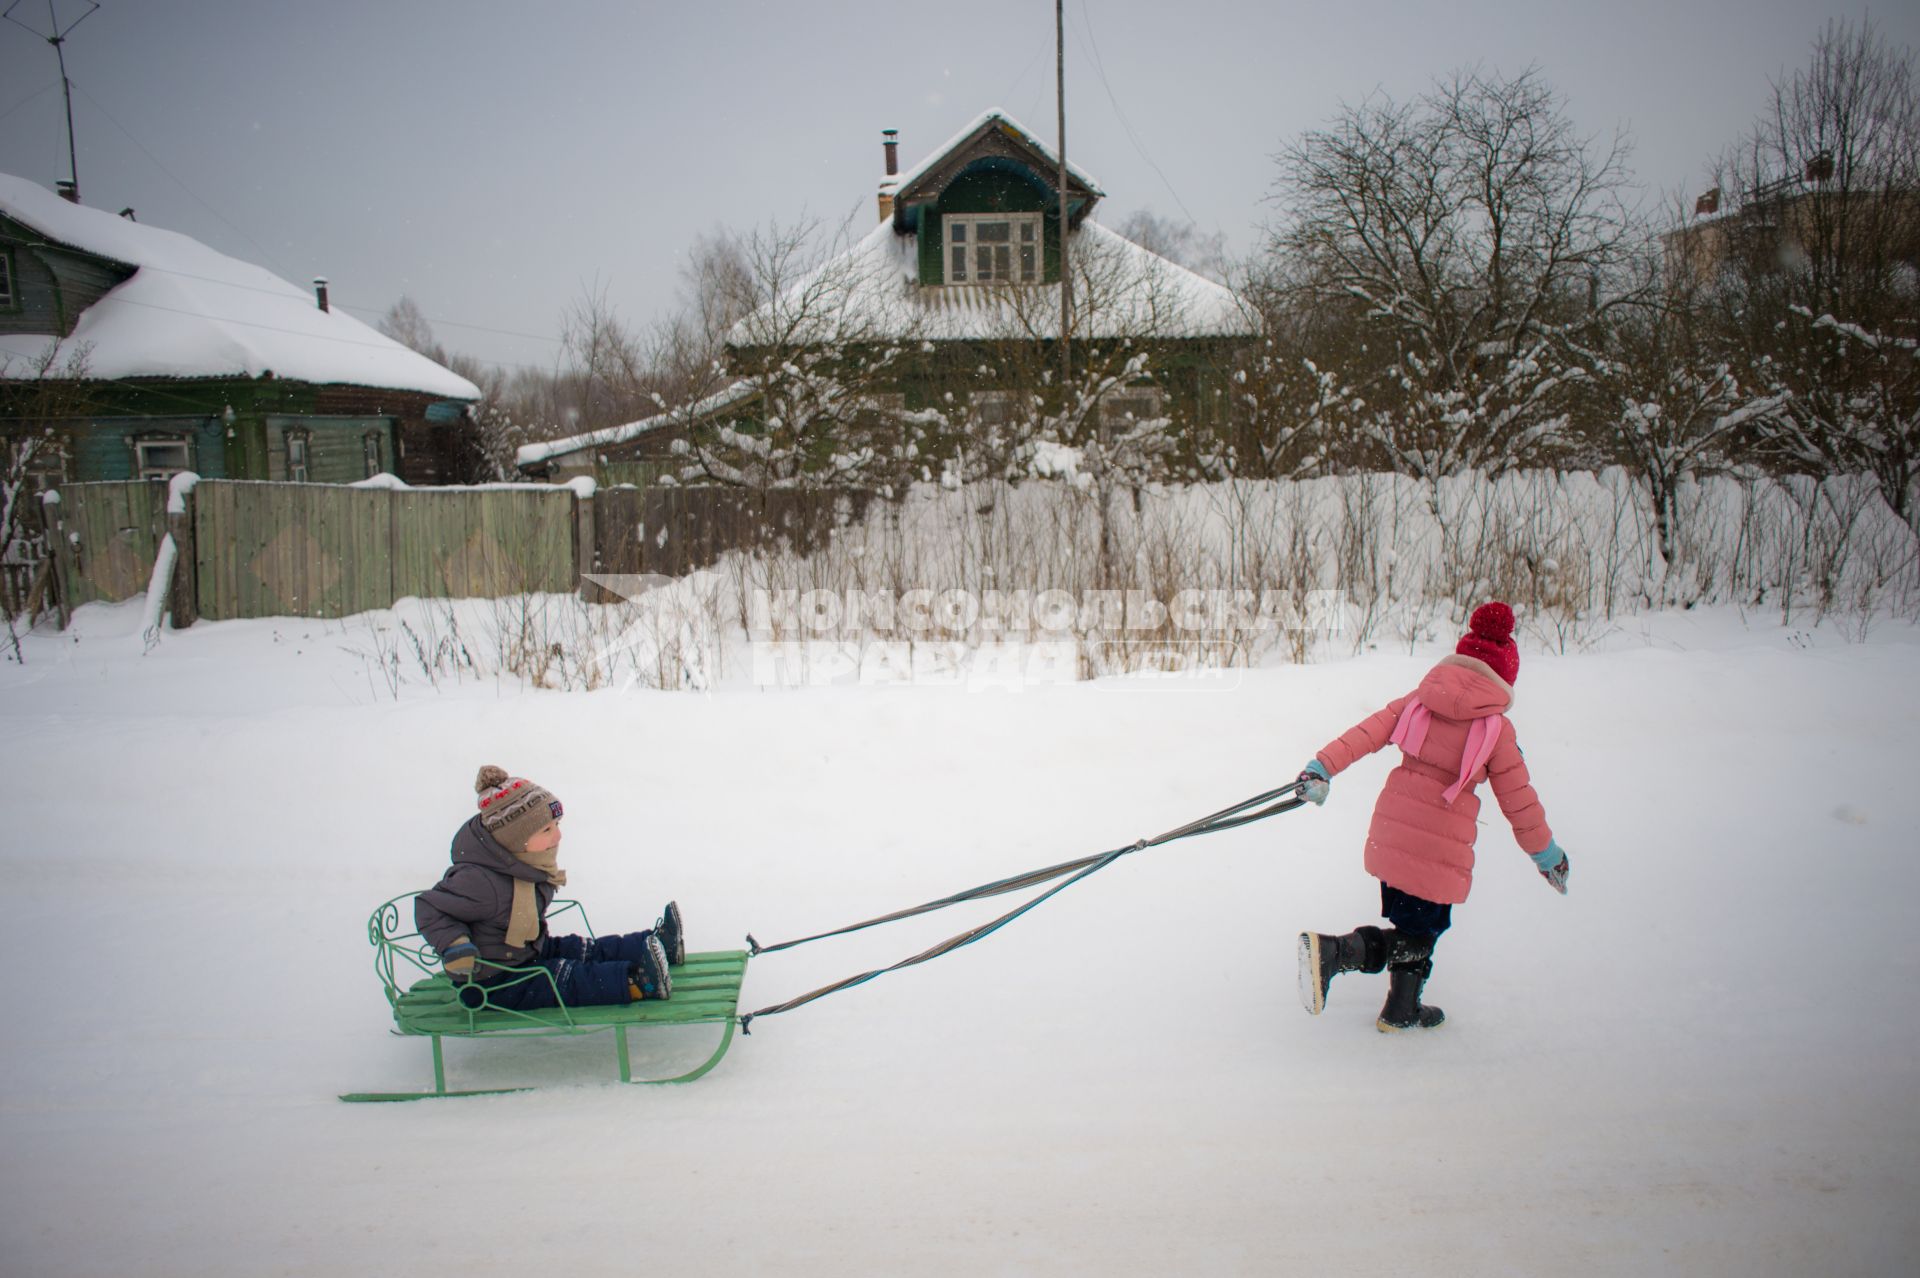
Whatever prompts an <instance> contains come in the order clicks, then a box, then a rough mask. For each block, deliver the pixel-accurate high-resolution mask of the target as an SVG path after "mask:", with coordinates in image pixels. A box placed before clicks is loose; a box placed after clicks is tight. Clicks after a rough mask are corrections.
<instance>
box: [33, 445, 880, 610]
mask: <svg viewBox="0 0 1920 1278" xmlns="http://www.w3.org/2000/svg"><path fill="white" fill-rule="evenodd" d="M870 498H871V495H870V494H868V493H865V492H845V493H838V494H820V493H795V492H774V493H745V492H738V491H734V490H726V489H712V488H698V489H696V488H651V489H637V488H609V489H602V490H600V491H599V492H598V493H597V494H596V495H595V496H593V497H591V498H581V497H579V496H578V495H577V494H576V493H575V492H574V491H573V490H572V489H571V488H531V487H499V488H489V487H482V488H430V489H418V488H414V489H392V490H389V489H380V488H373V489H369V488H351V487H338V486H334V485H329V484H287V483H261V482H254V481H244V480H201V481H200V482H199V484H198V485H196V486H195V488H194V489H193V491H192V493H191V494H190V496H189V497H188V499H187V502H186V506H187V509H186V511H185V512H184V513H181V514H176V515H173V516H172V517H169V516H168V514H167V512H166V500H167V490H166V486H165V485H164V484H159V483H149V482H142V481H135V482H132V483H88V484H68V485H66V486H64V487H62V488H61V490H60V501H59V502H57V503H54V504H52V505H50V506H48V507H47V508H46V513H47V518H48V528H47V532H48V538H47V540H48V542H49V544H50V545H51V546H52V547H53V550H54V560H55V564H54V572H53V577H54V581H55V584H56V586H57V589H58V595H59V600H60V604H61V609H62V620H63V622H64V620H65V616H66V615H67V614H68V613H70V612H71V610H72V609H73V608H75V607H78V606H79V605H80V604H83V603H90V602H94V601H96V600H120V599H130V598H133V597H135V596H137V595H140V594H143V593H144V592H145V591H146V589H147V583H148V579H149V578H150V577H151V576H152V573H153V564H154V561H155V558H156V556H157V553H158V548H159V545H160V541H161V538H162V537H164V536H165V535H166V534H167V532H168V531H169V530H171V531H172V533H173V536H174V540H175V543H176V546H177V548H178V550H179V552H180V558H179V564H178V567H177V568H176V571H175V574H174V582H173V591H172V594H173V597H172V612H173V617H174V624H175V625H184V624H189V623H190V622H191V621H192V620H193V619H194V618H195V617H206V618H208V619H210V620H226V619H231V618H239V617H345V616H350V615H352V614H354V613H357V612H366V611H369V610H371V609H376V608H387V607H391V606H392V605H393V603H394V601H395V600H398V599H403V598H406V597H408V596H418V597H422V598H500V597H503V596H509V595H517V594H529V593H563V592H568V591H572V590H575V589H580V590H582V591H583V598H586V599H587V600H588V601H589V602H606V601H607V600H609V599H611V598H614V597H616V596H613V595H609V594H606V593H604V592H602V591H600V590H599V589H598V588H597V587H595V586H593V585H592V584H591V583H586V582H584V581H583V580H582V578H583V575H584V574H586V573H609V574H629V573H658V574H662V575H666V576H680V575H683V574H685V573H688V572H692V571H694V570H695V569H698V568H703V567H706V566H708V565H710V564H712V563H713V562H714V561H715V560H717V559H718V558H719V557H720V556H721V555H722V554H724V553H725V552H727V551H728V550H732V549H737V548H742V547H747V546H754V545H772V544H776V543H778V542H782V541H784V542H785V543H787V544H788V545H790V546H791V547H792V548H793V549H794V550H796V551H799V552H801V553H806V552H807V551H810V550H812V549H813V548H815V547H816V546H818V545H820V544H821V543H822V542H823V541H824V539H825V537H826V536H827V535H828V533H829V531H830V530H831V529H832V528H834V527H836V526H838V525H839V524H841V523H844V522H846V521H847V520H849V519H857V518H859V516H860V515H861V514H862V513H864V511H865V509H866V506H867V503H868V501H869V500H870Z"/></svg>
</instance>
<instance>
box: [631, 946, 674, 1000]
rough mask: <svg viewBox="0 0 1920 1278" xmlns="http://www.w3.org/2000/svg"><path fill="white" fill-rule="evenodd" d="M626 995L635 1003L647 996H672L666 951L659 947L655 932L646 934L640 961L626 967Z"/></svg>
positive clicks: (671, 979) (671, 980) (671, 981)
mask: <svg viewBox="0 0 1920 1278" xmlns="http://www.w3.org/2000/svg"><path fill="white" fill-rule="evenodd" d="M627 996H628V997H629V998H631V999H632V1000H633V1001H634V1002H636V1003H637V1002H639V1001H640V1000H641V999H647V998H672V997H673V977H672V976H671V975H670V974H669V973H668V971H667V952H666V951H665V950H664V949H662V948H660V937H659V936H658V935H657V934H652V933H649V934H648V936H647V943H646V948H645V949H644V950H643V951H641V954H640V961H639V962H638V963H634V964H631V965H629V967H628V968H627Z"/></svg>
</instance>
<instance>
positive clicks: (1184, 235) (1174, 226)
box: [1114, 209, 1229, 284]
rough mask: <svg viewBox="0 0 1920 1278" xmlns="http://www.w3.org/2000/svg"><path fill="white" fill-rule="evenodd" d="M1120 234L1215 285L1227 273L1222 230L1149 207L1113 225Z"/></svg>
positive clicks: (1225, 244) (1225, 277) (1227, 264)
mask: <svg viewBox="0 0 1920 1278" xmlns="http://www.w3.org/2000/svg"><path fill="white" fill-rule="evenodd" d="M1114 230H1116V231H1118V232H1119V233H1120V234H1121V235H1122V236H1124V237H1126V238H1127V239H1129V240H1132V241H1133V242H1134V243H1135V244H1138V245H1139V246H1140V247H1141V248H1144V249H1147V250H1149V251H1150V252H1153V253H1156V254H1158V255H1159V256H1161V257H1164V258H1166V259H1167V260H1168V261H1169V262H1173V263H1175V264H1177V265H1180V266H1184V267H1186V268H1187V269H1188V270H1189V271H1192V272H1194V273H1195V274H1197V275H1204V276H1206V277H1207V278H1208V279H1210V280H1212V281H1214V283H1216V284H1225V283H1226V282H1227V276H1228V272H1229V263H1228V260H1227V237H1226V234H1225V232H1222V231H1214V232H1213V233H1211V234H1208V233H1207V232H1205V231H1202V230H1201V229H1200V228H1199V227H1198V226H1196V225H1195V224H1194V223H1192V222H1179V221H1176V220H1174V219H1173V218H1170V217H1161V216H1160V215H1159V214H1157V213H1155V212H1154V211H1153V210H1152V209H1136V210H1134V211H1133V212H1132V213H1129V214H1127V216H1126V217H1124V218H1122V219H1121V221H1120V224H1119V225H1118V226H1116V227H1114Z"/></svg>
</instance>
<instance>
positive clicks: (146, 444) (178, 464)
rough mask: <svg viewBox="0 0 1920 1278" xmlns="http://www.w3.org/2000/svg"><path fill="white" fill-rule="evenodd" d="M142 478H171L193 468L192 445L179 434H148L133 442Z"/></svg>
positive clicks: (135, 458)
mask: <svg viewBox="0 0 1920 1278" xmlns="http://www.w3.org/2000/svg"><path fill="white" fill-rule="evenodd" d="M133 452H134V461H135V463H136V464H137V467H138V469H139V472H140V478H142V479H171V478H172V477H173V476H175V475H177V474H179V473H180V472H181V471H183V470H191V469H192V468H193V446H192V445H191V444H189V443H188V442H187V441H186V438H185V437H184V436H181V435H149V436H148V437H146V438H145V439H137V440H135V441H134V444H133Z"/></svg>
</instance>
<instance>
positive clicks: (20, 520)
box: [0, 340, 92, 662]
mask: <svg viewBox="0 0 1920 1278" xmlns="http://www.w3.org/2000/svg"><path fill="white" fill-rule="evenodd" d="M91 354H92V352H91V350H90V349H89V348H88V347H86V346H85V345H82V346H79V347H77V348H74V349H73V350H71V351H70V352H69V353H68V355H67V358H66V359H64V360H63V359H61V358H60V343H59V342H58V341H54V340H50V341H48V343H47V345H46V347H45V349H44V350H42V351H41V352H40V353H38V354H36V355H34V356H32V357H31V358H21V357H16V356H9V355H5V354H0V427H4V430H3V431H0V444H3V445H4V447H0V564H4V565H6V566H7V567H9V568H25V567H28V566H35V567H36V568H37V575H38V580H37V582H36V583H33V584H29V585H28V586H27V588H26V589H25V590H23V591H22V592H21V594H20V597H19V598H17V599H16V598H14V597H13V592H12V591H11V590H10V589H9V590H0V604H3V605H4V606H0V612H5V614H6V618H7V638H8V642H9V646H10V648H11V650H12V656H13V659H14V660H15V661H16V662H18V661H21V660H23V659H24V653H23V652H22V650H21V647H20V635H19V630H18V628H17V624H16V623H17V621H18V620H20V619H24V620H25V621H26V623H27V624H28V625H29V626H31V625H32V624H33V614H34V611H35V605H36V604H37V603H38V602H39V601H40V600H43V599H45V598H46V597H47V593H48V591H49V590H50V589H51V588H52V587H51V585H50V583H49V580H48V578H47V575H46V574H48V573H50V572H51V559H50V556H49V554H48V550H49V548H48V547H47V546H46V545H45V544H44V537H43V535H42V531H41V525H40V513H39V508H38V504H37V502H36V501H35V497H36V495H37V491H38V489H39V488H40V487H41V486H42V485H43V484H44V483H47V482H49V481H48V478H47V477H48V476H57V475H59V474H61V473H62V472H63V471H64V470H65V466H66V462H67V460H68V459H69V458H71V456H72V452H73V447H72V445H73V440H72V435H71V428H72V421H73V419H75V418H77V417H80V416H82V415H84V414H85V412H86V411H87V406H88V394H87V389H86V377H87V365H88V361H89V359H90V358H91ZM10 578H11V574H10ZM36 596H37V597H36Z"/></svg>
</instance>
